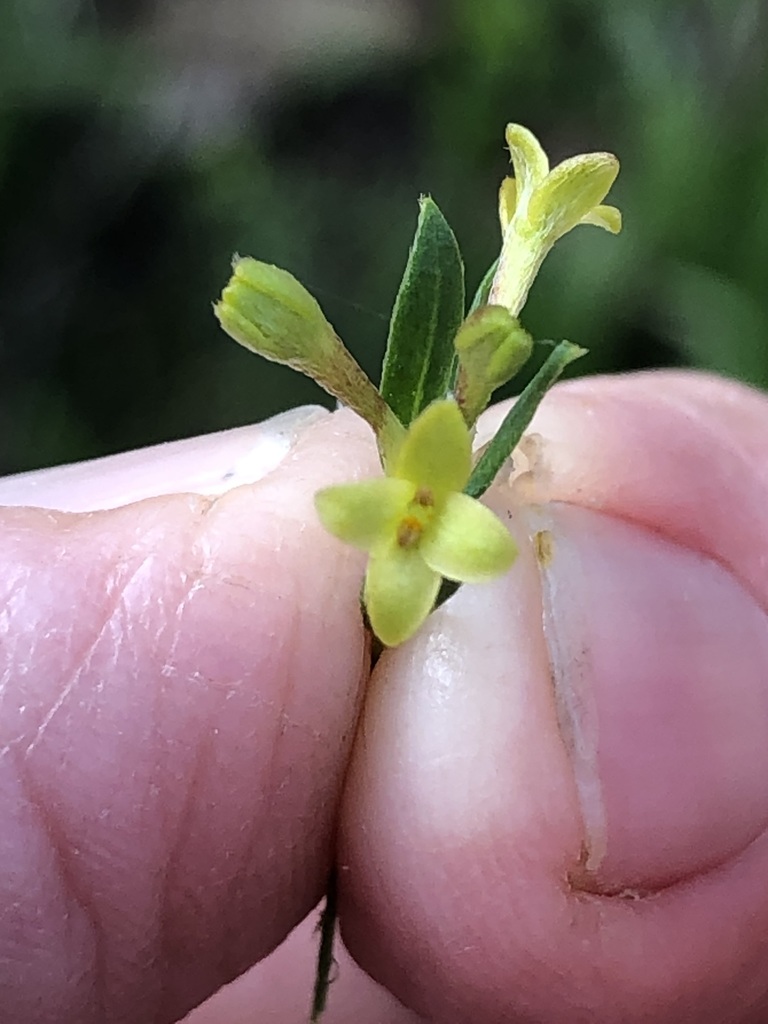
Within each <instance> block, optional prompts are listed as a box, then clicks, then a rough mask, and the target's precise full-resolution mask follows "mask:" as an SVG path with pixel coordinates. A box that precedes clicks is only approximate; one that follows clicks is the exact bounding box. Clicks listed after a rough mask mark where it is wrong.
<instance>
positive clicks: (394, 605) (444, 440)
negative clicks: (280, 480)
mask: <svg viewBox="0 0 768 1024" xmlns="http://www.w3.org/2000/svg"><path fill="white" fill-rule="evenodd" d="M471 467H472V446H471V439H470V433H469V430H468V429H467V426H466V424H465V423H464V419H463V417H462V415H461V412H460V411H459V407H458V405H457V404H456V402H455V401H454V400H453V399H444V400H441V401H437V402H433V403H432V404H431V405H430V406H428V407H427V408H426V409H425V410H424V411H423V412H422V413H421V415H420V416H418V417H417V418H416V419H415V420H414V421H413V423H412V424H411V426H410V427H409V429H408V432H407V434H406V435H405V438H404V440H403V442H402V445H401V447H400V449H399V451H398V453H397V455H396V457H395V458H394V459H393V461H392V464H391V466H390V467H389V469H388V475H387V476H386V477H384V478H382V479H379V480H367V481H361V482H359V483H353V484H342V485H341V486H337V487H328V488H326V489H325V490H322V491H319V492H318V493H317V494H316V495H315V505H316V508H317V512H318V515H319V517H320V520H321V521H322V523H323V525H324V526H325V528H326V529H327V530H328V531H329V532H330V533H332V534H334V536H336V537H339V538H340V539H341V540H343V541H346V542H347V543H348V544H353V545H355V546H356V547H359V548H362V549H363V550H365V551H368V552H369V553H370V557H369V561H368V569H367V572H366V577H365V587H364V591H363V600H364V602H365V607H366V611H367V612H368V617H369V619H370V622H371V626H372V628H373V630H374V632H375V633H376V635H377V636H378V637H379V639H380V640H381V641H382V642H383V643H385V644H387V645H388V646H390V647H393V646H395V645H396V644H400V643H402V642H403V641H404V640H407V639H408V637H410V636H412V635H413V633H415V632H416V630H417V629H418V628H419V626H420V625H421V624H422V623H423V622H424V620H425V619H426V617H427V616H428V615H429V613H430V611H431V610H432V607H433V605H434V603H435V598H436V597H437V593H438V590H439V587H440V579H441V577H443V576H445V577H446V578H447V579H450V580H457V581H459V582H462V583H480V582H483V581H485V580H488V579H492V578H493V577H494V576H499V575H501V574H502V573H504V572H506V571H507V569H508V568H509V567H510V566H511V565H512V563H513V561H514V560H515V556H516V554H517V548H516V546H515V542H514V541H513V540H512V538H511V537H510V535H509V533H508V532H507V530H506V529H505V528H504V526H503V525H502V523H501V522H500V521H499V520H498V519H497V518H496V516H495V515H494V514H493V513H492V512H491V511H490V509H488V508H486V507H485V506H484V505H481V504H480V502H479V501H477V500H476V499H475V498H470V497H469V496H468V495H466V494H462V493H461V492H462V489H463V488H464V487H465V486H466V483H467V480H468V479H469V475H470V471H471Z"/></svg>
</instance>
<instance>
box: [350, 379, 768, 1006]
mask: <svg viewBox="0 0 768 1024" xmlns="http://www.w3.org/2000/svg"><path fill="white" fill-rule="evenodd" d="M493 415H496V416H498V415H500V413H499V411H496V412H495V413H494V414H493ZM533 429H534V430H536V431H538V432H539V434H540V435H541V440H540V445H539V449H540V451H539V454H538V463H537V464H535V465H533V467H532V470H531V473H530V475H528V476H527V477H525V478H520V479H519V480H518V482H517V483H513V484H512V485H511V486H510V485H506V486H502V487H500V488H499V489H497V491H496V492H495V494H494V496H493V498H492V499H491V500H492V501H493V502H494V503H495V505H496V508H497V510H498V511H499V512H500V513H501V514H503V515H506V516H508V517H509V518H510V522H511V527H512V529H513V530H514V532H515V533H516V534H517V536H518V540H519V543H520V548H521V556H520V560H519V563H518V565H517V566H516V567H515V568H513V570H512V572H511V573H509V574H508V576H507V577H506V578H505V579H504V580H501V581H499V582H498V583H496V584H493V585H490V586H486V587H483V588H470V587H464V588H463V589H462V590H461V591H460V592H459V593H458V594H457V595H456V596H455V598H454V599H453V600H452V601H451V602H449V603H448V604H446V605H445V606H444V607H443V608H442V609H440V610H439V611H438V612H437V613H436V614H435V615H434V616H433V618H432V619H431V620H430V621H429V622H428V624H427V628H426V629H425V630H423V631H422V633H421V634H420V635H419V636H418V637H417V638H415V639H414V641H413V642H411V643H410V644H408V645H406V646H404V647H403V648H400V649H398V650H396V651H394V652H391V653H388V654H387V655H386V656H385V657H384V658H383V659H382V661H381V662H380V663H379V666H378V667H377V670H376V673H375V675H374V679H373V681H372V686H371V691H370V694H369V698H368V701H367V704H366V711H365V717H364V720H363V723H362V726H361V730H360V733H359V739H358V742H357V744H356V748H355V754H354V757H353V762H352V769H351V771H350V775H349V781H348V788H347V791H346V796H345V805H344V811H343V829H342V846H341V854H340V856H341V873H340V877H341V880H342V885H343V891H342V920H343V925H344V937H345V942H346V944H347V946H348V947H349V949H350V950H351V952H352V953H353V955H354V956H355V957H356V958H357V959H358V960H359V962H360V963H361V964H362V966H364V967H365V968H366V969H367V970H369V971H370V972H371V973H372V974H373V975H374V977H376V978H377V979H378V980H379V981H382V982H383V983H384V984H386V985H387V986H388V987H389V988H390V989H391V990H392V991H393V992H394V993H395V995H397V996H398V997H399V998H400V999H402V1000H403V1001H404V1002H406V1003H407V1005H409V1006H411V1007H412V1008H413V1009H415V1010H416V1011H417V1012H419V1013H422V1014H424V1015H426V1016H428V1017H429V1018H430V1019H433V1020H436V1021H451V1022H470V1021H478V1020H482V1021H484V1022H488V1024H493V1022H499V1024H501V1022H502V1021H503V1022H509V1021H526V1022H528V1021H530V1022H533V1021H536V1022H542V1024H549V1022H551V1024H555V1022H559V1021H563V1020H568V1021H569V1022H573V1024H577V1022H585V1024H586V1022H591V1024H612V1022H615V1021H619V1020H620V1021H622V1022H625V1024H631V1022H640V1021H653V1022H654V1024H673V1022H678V1024H679V1022H681V1021H691V1022H693V1021H696V1022H718V1024H722V1022H729V1021H733V1022H735V1021H739V1022H744V1021H758V1020H760V1021H762V1020H765V1019H766V1014H767V1013H768V948H767V947H766V942H765V935H766V934H768V886H767V885H766V881H767V880H768V838H767V837H766V834H765V830H766V826H767V825H768V781H767V780H768V685H766V668H767V667H768V619H767V617H766V612H765V608H766V606H768V580H766V577H765V570H764V566H765V555H764V553H765V551H766V550H768V516H767V515H766V508H768V473H766V465H767V463H766V453H765V448H764V440H763V439H764V438H765V437H766V431H767V429H768V403H766V400H765V398H763V397H762V396H760V395H758V394H756V393H753V392H750V391H749V390H748V389H746V388H743V387H740V386H738V385H735V384H729V383H726V382H722V381H715V380H709V379H706V378H697V377H695V376H691V375H687V374H656V375H650V374H648V375H638V376H634V377H627V378H613V379H601V380H594V381H584V382H579V383H578V384H574V385H569V386H566V387H563V388H560V389H558V390H557V391H556V392H555V393H554V394H553V396H552V397H551V398H549V399H548V400H547V401H546V402H545V404H544V406H543V408H542V410H541V414H540V415H539V416H538V417H537V420H536V421H535V423H534V425H533ZM521 496H522V498H523V499H524V503H523V504H521ZM534 502H535V503H534Z"/></svg>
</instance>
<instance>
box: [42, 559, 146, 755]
mask: <svg viewBox="0 0 768 1024" xmlns="http://www.w3.org/2000/svg"><path fill="white" fill-rule="evenodd" d="M154 558H155V556H154V554H152V553H150V554H148V555H146V556H145V557H144V558H143V559H142V560H141V562H140V563H139V564H138V565H137V566H136V567H135V568H133V569H132V570H131V571H130V573H129V575H128V576H127V577H126V578H125V579H121V580H120V583H119V584H118V586H117V587H116V589H115V590H114V591H112V589H111V587H110V585H109V582H107V585H106V588H105V591H106V593H107V594H109V595H110V598H111V600H110V603H109V606H108V607H107V608H106V609H105V615H104V618H103V620H102V622H101V624H100V625H98V626H97V627H96V631H95V633H94V634H92V636H91V639H90V640H89V641H87V642H86V643H85V644H84V646H83V647H82V648H81V650H80V652H79V653H78V654H76V655H75V660H76V662H77V667H74V668H73V669H72V670H71V673H70V675H69V678H67V679H66V681H65V682H64V685H63V686H62V688H61V690H60V692H59V695H58V696H57V698H56V699H55V701H54V702H53V704H52V705H51V706H50V708H49V709H48V711H47V713H46V714H45V715H44V717H43V719H42V721H41V722H40V724H39V725H38V726H37V728H36V730H35V734H34V736H33V737H32V739H31V740H30V741H29V743H28V745H27V747H26V750H25V751H24V757H25V758H28V757H29V756H30V755H31V754H32V753H33V751H34V749H35V747H37V746H38V744H39V743H40V741H41V740H42V739H43V737H44V735H45V733H46V731H47V729H48V726H49V725H50V724H51V722H52V721H53V720H54V718H55V717H56V715H57V714H58V712H59V711H60V710H61V708H62V707H63V706H64V704H65V703H66V701H67V700H68V698H69V697H70V696H71V695H72V693H73V691H74V689H75V687H76V686H77V684H78V683H79V681H80V679H81V678H82V675H83V672H84V671H85V669H86V668H87V667H88V665H89V662H90V660H91V658H92V656H93V654H94V652H95V650H96V648H97V647H98V646H99V645H100V644H101V642H102V641H103V640H104V637H105V634H106V632H107V630H108V628H109V626H110V625H112V624H113V621H114V618H115V616H116V614H117V612H118V611H121V610H125V609H126V602H125V595H126V591H127V590H128V589H129V588H130V586H131V584H132V583H133V582H134V580H136V579H137V578H138V577H139V576H140V575H141V573H142V571H143V570H144V569H145V567H146V566H147V565H149V564H152V563H153V562H154ZM107 581H109V576H107ZM118 653H119V652H118V650H117V649H116V650H115V653H114V657H115V659H116V658H117V657H118Z"/></svg>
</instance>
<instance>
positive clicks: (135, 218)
mask: <svg viewBox="0 0 768 1024" xmlns="http://www.w3.org/2000/svg"><path fill="white" fill-rule="evenodd" d="M157 2H161V0H157ZM362 2H363V0H360V3H361V4H362ZM216 6H217V0H210V4H209V7H210V10H211V16H212V17H214V16H215V11H216ZM152 8H153V4H150V3H148V2H147V0H141V2H134V3H132V4H130V3H128V0H125V2H124V3H116V2H113V3H107V2H106V0H102V2H101V3H100V4H98V3H97V4H93V3H89V4H74V3H69V5H67V4H66V3H64V2H63V0H14V2H12V3H8V4H4V5H0V472H2V471H5V472H11V471H14V470H19V469H26V468H31V467H35V466H40V465H45V464H49V463H54V462H60V461H65V460H71V459H77V458H83V457H88V456H92V455H99V454H103V453H107V452H110V451H115V450H119V449H122V448H127V447H131V446H134V445H140V444H147V443H151V442H154V441H160V440H164V439H167V438H170V437H177V436H185V435H188V434H192V433H195V432H199V431H205V430H211V429H216V428H220V427H225V426H232V425H237V424H240V423H243V422H248V421H252V420H254V419H257V418H260V417H263V416H265V415H268V414H270V413H273V412H276V411H278V410H280V409H283V408H286V407H288V406H290V405H293V404H296V403H299V402H305V401H316V400H318V399H319V398H320V393H319V392H318V391H317V390H316V389H315V388H314V385H312V384H311V383H309V382H306V381H303V380H302V379H301V378H299V377H297V376H295V375H293V374H291V373H290V371H287V370H283V369H282V368H279V367H275V366H273V365H271V364H266V363H264V362H263V361H261V360H258V359H256V358H255V357H254V356H252V355H249V354H248V353H247V352H245V351H244V350H242V349H240V348H239V347H238V346H237V345H235V344H234V343H233V342H231V341H229V340H228V339H227V338H225V337H224V336H223V335H222V334H221V333H220V332H219V330H218V328H217V325H216V323H215V320H214V318H213V316H212V314H211V301H212V300H213V299H214V298H215V297H216V296H217V294H218V292H219V291H220V289H221V287H222V285H223V284H224V282H225V280H226V278H227V275H228V270H229V259H230V256H231V254H232V253H233V252H235V251H238V252H241V253H247V254H250V255H253V256H255V257H257V258H260V259H264V260H268V261H271V262H275V263H278V264H280V265H282V266H285V267H286V268H288V269H290V270H291V271H292V272H294V273H295V274H296V275H297V276H298V277H299V278H300V279H301V280H302V281H304V283H305V284H307V286H308V287H310V289H311V290H312V291H314V293H315V294H316V295H317V296H318V298H319V299H320V301H321V304H322V305H323V307H324V309H325V311H326V314H327V315H328V317H329V319H330V320H331V321H332V322H333V323H334V324H335V326H336V327H337V329H338V331H339V333H340V334H341V336H342V337H343V338H344V339H345V341H346V342H347V344H348V345H349V347H350V348H351V349H352V350H353V351H354V352H355V353H356V355H357V356H358V358H359V359H360V361H361V362H362V363H363V365H364V366H365V367H366V369H368V370H369V372H371V373H372V374H375V373H376V372H377V367H378V364H379V362H380V358H381V353H382V350H383V345H384V340H385V337H386V330H387V316H388V311H389V308H390V305H391V302H392V299H393V296H394V293H395V290H396V288H397V283H398V280H399V276H400V273H401V271H402V268H403V266H404V263H405V259H406V255H407V247H408V243H409V240H410V236H411V233H412V230H413V227H414V224H415V219H416V212H417V206H416V199H417V196H418V195H419V193H420V192H427V191H428V192H431V193H432V195H434V197H435V198H436V200H437V202H438V203H439V205H440V206H441V208H442V209H443V212H444V213H445V214H446V216H447V218H448V220H449V221H450V223H451V224H452V225H453V227H454V230H455V231H456V234H457V236H458V238H459V241H460V244H461V246H462V249H463V251H464V256H465V260H466V264H467V274H468V281H469V284H470V286H471V287H474V285H475V284H476V283H477V281H478V280H479V278H480V276H481V275H482V273H483V271H484V270H485V268H486V267H487V265H488V264H489V263H490V261H491V260H492V259H493V258H494V256H495V255H496V252H497V249H498V244H499V229H498V223H497V220H496V210H495V205H496V190H497V188H498V184H499V181H500V179H501V177H502V176H503V174H505V173H506V172H507V163H506V158H505V154H504V151H503V128H504V125H505V123H506V122H507V121H509V120H515V121H520V122H522V123H524V124H526V125H528V126H529V127H531V128H532V129H533V130H534V131H535V132H536V133H537V134H538V136H539V137H540V139H541V140H542V142H543V144H544V146H545V148H546V149H547V150H548V152H549V153H550V155H551V156H552V158H553V160H557V159H561V158H562V157H564V156H567V155H571V154H573V153H576V152H584V151H587V150H590V149H610V150H612V151H614V152H616V153H617V154H618V155H619V157H620V159H621V162H622V172H621V175H620V177H619V181H618V183H617V185H616V187H615V189H614V191H613V193H612V194H611V201H613V202H615V203H616V204H617V205H619V206H620V207H621V209H622V211H623V213H624V218H625V229H624V232H623V233H622V234H621V235H620V236H619V237H618V238H614V237H611V236H609V235H607V234H605V233H603V232H600V231H597V230H595V229H592V228H579V229H578V231H576V232H574V233H573V234H572V235H570V236H569V237H568V238H567V239H566V240H564V241H563V242H562V243H560V244H559V245H558V247H557V248H556V250H555V252H554V254H553V255H552V256H550V257H549V259H548V261H547V263H546V264H545V267H544V270H543V271H542V274H541V276H540V278H539V281H538V282H537V284H536V286H535V288H534V290H533V292H532V295H531V298H530V300H529V303H528V305H527V307H526V310H525V315H524V320H525V322H526V325H527V326H528V327H529V328H530V329H531V330H532V331H533V332H534V334H536V335H537V336H539V337H548V338H560V337H568V338H570V339H571V340H574V341H577V342H579V343H580V344H583V345H586V346H588V347H589V348H590V350H591V353H590V356H589V357H588V359H586V360H583V361H582V364H580V365H579V371H580V372H583V371H613V370H617V369H626V368H631V367H640V366H648V365H662V364H685V363H690V364H694V365H698V366H703V367H708V368H713V369H718V370H721V371H723V372H725V373H728V374H732V375H735V376H738V377H741V378H743V379H745V380H748V381H751V382H753V383H755V384H758V385H761V386H765V385H767V384H768V103H766V97H767V96H768V10H767V9H766V5H765V4H764V3H762V0H745V2H738V0H720V2H715V0H709V2H707V0H695V2H693V0H692V2H683V0H616V2H614V3H609V4H607V3H605V2H601V0H552V2H550V3H546V4H541V3H534V2H533V0H520V2H515V0H483V2H482V3H478V2H477V0H443V2H442V3H441V4H439V5H438V4H432V5H426V6H422V8H421V17H422V23H423V26H424V27H423V31H422V32H421V33H420V34H416V35H415V37H414V40H413V45H412V47H410V48H409V49H408V50H407V51H406V52H401V53H400V54H399V56H397V57H396V58H395V57H389V58H385V57H382V56H379V57H378V59H371V55H370V54H366V51H365V48H363V49H362V50H360V51H356V52H353V51H351V50H350V53H349V57H348V60H346V61H345V60H342V59H341V58H339V57H338V56H337V57H336V58H335V59H334V60H333V61H327V60H326V61H323V60H312V61H309V60H306V59H303V58H301V59H294V60H290V59H288V58H286V59H285V61H284V66H281V67H280V68H279V74H278V75H276V76H273V78H272V79H271V80H270V84H269V87H268V90H267V94H266V96H265V95H263V94H262V95H260V96H259V97H258V102H257V98H256V97H255V96H254V98H253V103H252V104H251V105H250V106H248V107H246V113H247V111H248V110H250V114H248V115H247V116H245V117H243V118H242V119H241V130H239V131H238V132H232V131H225V132H222V133H220V134H216V133H215V132H211V133H205V132H203V133H198V134H193V135H190V134H186V135H185V134H184V133H183V132H181V131H179V132H174V130H173V128H172V126H171V128H170V129H169V125H168V118H167V116H165V118H163V117H161V116H159V115H158V112H157V109H156V103H155V101H154V96H155V93H154V91H153V89H154V83H155V79H157V80H158V81H159V80H160V79H161V78H162V76H163V68H162V67H161V65H162V58H161V54H160V53H159V51H157V50H150V48H149V47H148V44H147V41H146V38H145V37H144V35H143V34H142V31H141V29H142V26H146V25H147V24H151V19H152ZM166 74H167V69H166Z"/></svg>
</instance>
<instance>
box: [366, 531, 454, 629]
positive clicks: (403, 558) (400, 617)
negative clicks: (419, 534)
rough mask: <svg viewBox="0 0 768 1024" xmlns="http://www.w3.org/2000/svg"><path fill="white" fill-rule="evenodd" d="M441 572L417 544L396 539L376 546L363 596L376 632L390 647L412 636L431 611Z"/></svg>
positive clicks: (370, 560)
mask: <svg viewBox="0 0 768 1024" xmlns="http://www.w3.org/2000/svg"><path fill="white" fill-rule="evenodd" d="M439 588H440V576H439V575H438V574H437V573H436V572H433V571H432V569H430V568H429V567H428V566H427V564H426V563H425V561H424V559H423V558H422V557H421V555H420V553H419V549H418V548H415V547H414V548H402V547H400V545H399V544H397V542H396V541H392V542H390V543H387V544H382V545H380V546H377V547H376V548H375V549H374V550H373V551H372V552H371V557H370V559H369V561H368V572H367V573H366V576H365V591H364V594H363V599H364V601H365V608H366V611H367V612H368V618H369V619H370V622H371V626H372V627H373V631H374V633H375V634H376V636H377V637H378V638H379V639H380V640H381V641H382V643H385V644H386V645H387V646H388V647H395V646H397V644H401V643H402V642H403V641H404V640H407V639H408V637H410V636H412V635H413V634H414V633H415V632H416V630H417V629H418V628H419V626H420V625H421V624H422V622H424V620H425V619H426V617H427V616H428V615H429V613H430V612H431V611H432V606H433V605H434V603H435V598H436V597H437V591H438V590H439Z"/></svg>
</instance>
